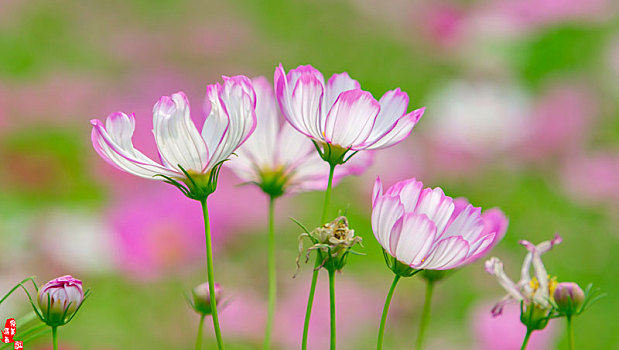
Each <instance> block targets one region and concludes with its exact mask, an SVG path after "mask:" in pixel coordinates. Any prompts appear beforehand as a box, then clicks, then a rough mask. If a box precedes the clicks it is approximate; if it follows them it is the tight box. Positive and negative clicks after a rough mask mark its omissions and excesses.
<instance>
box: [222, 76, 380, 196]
mask: <svg viewBox="0 0 619 350" xmlns="http://www.w3.org/2000/svg"><path fill="white" fill-rule="evenodd" d="M252 84H253V87H254V89H255V91H256V116H257V120H258V123H257V126H256V131H255V132H254V133H253V135H252V136H251V137H250V138H249V139H248V140H247V142H245V144H244V145H243V146H242V147H240V148H239V149H238V150H237V152H236V153H237V154H238V155H239V157H238V158H237V157H235V158H233V159H232V160H231V161H230V163H228V165H229V166H230V168H232V170H234V172H235V173H236V174H237V175H238V176H239V177H240V178H241V179H243V180H245V181H248V182H252V183H255V184H256V185H258V186H259V187H260V188H261V189H262V190H263V191H264V192H265V193H267V194H269V195H270V196H273V197H278V196H280V195H282V194H284V193H291V192H301V191H309V190H322V189H325V188H326V187H327V174H328V173H329V167H328V165H327V164H325V162H323V161H322V159H320V157H319V156H318V155H317V154H316V151H315V149H314V147H313V146H312V144H311V143H310V142H309V141H308V139H307V137H305V136H304V135H303V134H301V133H299V132H298V131H296V130H295V129H294V128H292V127H291V126H290V124H288V123H280V118H279V112H278V111H279V108H278V107H277V101H276V100H275V96H274V94H273V88H272V87H271V84H269V82H268V81H267V80H266V79H265V78H264V77H258V78H254V79H252ZM368 165H369V162H366V164H365V166H362V168H363V170H364V169H365V167H367V166H368ZM358 170H359V169H355V168H354V167H349V166H348V164H347V165H346V166H344V167H339V168H338V169H337V170H336V172H335V180H337V179H338V178H341V177H343V176H346V175H349V174H352V173H355V172H359V171H358Z"/></svg>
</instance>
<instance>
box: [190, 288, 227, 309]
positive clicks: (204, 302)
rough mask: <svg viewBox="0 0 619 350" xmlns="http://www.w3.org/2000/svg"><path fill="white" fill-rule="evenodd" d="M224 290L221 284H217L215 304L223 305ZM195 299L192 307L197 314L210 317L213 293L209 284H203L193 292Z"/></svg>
mask: <svg viewBox="0 0 619 350" xmlns="http://www.w3.org/2000/svg"><path fill="white" fill-rule="evenodd" d="M222 294H223V290H222V288H221V286H220V285H219V283H215V303H216V304H217V305H219V304H220V303H221V298H222ZM191 295H192V297H193V303H192V305H191V306H192V307H193V309H194V310H196V312H198V313H199V314H202V315H210V314H211V313H212V312H213V311H212V310H211V292H210V291H209V288H208V282H205V283H202V284H200V285H198V286H196V287H195V288H194V289H192V290H191Z"/></svg>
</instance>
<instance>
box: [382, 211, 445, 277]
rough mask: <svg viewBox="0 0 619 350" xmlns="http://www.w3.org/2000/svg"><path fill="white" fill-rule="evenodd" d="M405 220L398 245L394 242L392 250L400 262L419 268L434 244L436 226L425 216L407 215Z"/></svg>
mask: <svg viewBox="0 0 619 350" xmlns="http://www.w3.org/2000/svg"><path fill="white" fill-rule="evenodd" d="M403 219H404V220H403V223H402V231H401V234H400V235H399V239H398V240H397V243H395V242H394V241H395V240H392V243H391V250H392V251H395V257H396V258H397V259H398V260H399V261H401V262H403V263H405V264H407V265H411V266H417V265H419V264H420V263H421V261H422V260H423V258H424V257H425V256H426V255H427V254H428V251H429V250H430V248H431V247H432V244H433V243H434V238H435V237H436V226H435V225H434V223H433V222H432V220H430V219H428V217H427V216H426V215H423V214H421V215H418V214H415V213H407V214H406V215H405V216H404V217H403ZM394 243H395V244H394Z"/></svg>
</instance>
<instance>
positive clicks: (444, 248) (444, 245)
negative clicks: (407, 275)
mask: <svg viewBox="0 0 619 350" xmlns="http://www.w3.org/2000/svg"><path fill="white" fill-rule="evenodd" d="M468 252H469V244H468V242H467V241H466V240H464V239H462V237H459V236H454V237H448V238H445V239H442V240H440V241H438V242H436V244H435V245H434V247H433V248H432V250H431V251H430V253H429V254H428V255H426V257H425V258H424V259H423V260H422V263H421V264H420V265H419V266H413V267H415V268H418V269H428V270H448V269H452V268H455V267H458V266H459V265H460V264H461V263H462V262H463V261H464V260H465V259H466V257H467V254H468Z"/></svg>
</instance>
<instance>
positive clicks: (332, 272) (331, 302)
mask: <svg viewBox="0 0 619 350" xmlns="http://www.w3.org/2000/svg"><path fill="white" fill-rule="evenodd" d="M329 314H330V316H331V317H330V320H331V341H330V342H329V343H330V344H331V346H330V349H331V350H335V344H336V340H335V339H336V331H335V270H333V269H331V270H329Z"/></svg>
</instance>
